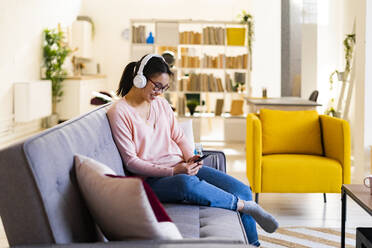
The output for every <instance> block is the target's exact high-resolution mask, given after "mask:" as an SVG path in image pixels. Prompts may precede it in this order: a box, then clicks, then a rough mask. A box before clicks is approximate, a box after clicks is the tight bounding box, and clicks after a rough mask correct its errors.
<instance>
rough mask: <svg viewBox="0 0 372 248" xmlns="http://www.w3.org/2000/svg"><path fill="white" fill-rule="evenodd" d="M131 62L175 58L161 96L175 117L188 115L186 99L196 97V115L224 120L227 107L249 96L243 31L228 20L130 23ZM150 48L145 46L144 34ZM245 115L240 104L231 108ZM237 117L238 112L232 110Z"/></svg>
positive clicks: (247, 62)
mask: <svg viewBox="0 0 372 248" xmlns="http://www.w3.org/2000/svg"><path fill="white" fill-rule="evenodd" d="M131 26H132V32H131V35H132V37H131V41H132V42H131V60H132V61H135V60H139V59H140V58H141V57H142V56H144V55H145V54H148V53H157V54H162V53H163V52H165V51H170V52H171V53H173V54H174V55H175V61H176V62H175V65H174V67H173V68H172V71H173V72H174V80H173V82H172V83H171V87H170V89H169V90H168V92H166V93H165V94H164V95H165V97H166V98H167V99H168V101H169V102H170V103H171V104H172V105H173V107H175V108H176V110H177V114H178V116H179V117H183V116H186V117H187V116H190V113H189V111H188V110H187V107H186V106H187V100H190V99H192V98H193V99H196V100H197V101H198V102H199V106H198V107H197V109H196V110H197V112H198V116H201V117H202V116H204V115H205V116H209V117H210V116H211V115H212V116H213V115H221V116H222V117H229V116H230V112H231V105H232V104H231V103H232V102H233V101H234V100H235V102H236V101H239V102H241V101H244V96H249V95H250V93H251V90H250V89H251V71H250V70H249V69H248V68H250V65H249V61H250V59H249V56H250V55H249V50H248V46H247V40H246V38H245V37H246V36H247V34H246V32H247V30H246V27H245V25H242V24H240V23H239V22H234V21H203V20H162V19H132V20H131ZM150 32H152V34H153V35H154V39H155V42H154V44H146V43H145V41H146V38H147V36H148V35H149V33H150ZM234 106H241V107H242V108H243V115H241V116H244V113H246V112H247V111H248V109H247V106H246V104H243V105H241V104H240V105H239V104H238V105H236V104H234ZM235 112H236V113H241V111H235Z"/></svg>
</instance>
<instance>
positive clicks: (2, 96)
mask: <svg viewBox="0 0 372 248" xmlns="http://www.w3.org/2000/svg"><path fill="white" fill-rule="evenodd" d="M80 5H81V2H80V1H79V0H64V1H59V0H27V1H24V0H0V10H1V14H0V35H1V39H0V54H1V56H0V102H1V105H0V141H1V139H4V136H2V135H4V133H5V132H6V130H9V129H12V128H13V127H12V126H13V124H14V123H13V83H14V82H16V81H28V80H39V79H40V76H39V75H40V64H41V60H42V51H41V39H42V31H43V29H45V28H54V27H57V23H61V25H62V26H67V25H70V24H71V23H72V21H73V20H74V19H75V18H76V16H77V13H78V12H79V9H80ZM32 128H39V127H38V125H36V126H35V125H34V126H33V127H32ZM29 131H32V130H29Z"/></svg>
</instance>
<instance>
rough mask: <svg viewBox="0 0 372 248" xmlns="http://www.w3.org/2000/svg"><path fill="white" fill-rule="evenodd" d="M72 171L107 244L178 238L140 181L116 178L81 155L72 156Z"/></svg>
mask: <svg viewBox="0 0 372 248" xmlns="http://www.w3.org/2000/svg"><path fill="white" fill-rule="evenodd" d="M75 169H76V176H77V179H78V183H79V187H80V189H81V191H82V194H83V196H84V199H85V200H86V202H87V204H88V208H89V210H90V212H91V213H92V215H93V218H94V219H95V221H96V223H97V224H98V226H99V227H100V228H101V230H102V232H103V233H104V235H105V236H106V237H107V238H108V239H109V240H125V239H181V238H182V236H181V234H180V233H179V231H178V229H177V227H176V226H175V225H174V224H173V223H172V221H171V219H170V218H169V216H168V215H167V213H166V212H165V210H164V208H163V207H162V205H161V203H160V201H159V200H158V198H157V197H156V195H155V194H154V193H153V192H152V190H151V188H150V187H149V186H148V185H147V184H146V182H144V181H143V180H142V179H140V178H137V177H124V176H117V175H116V174H115V172H113V171H112V170H111V169H110V168H109V167H107V166H106V165H104V164H102V163H99V162H97V161H95V160H93V159H90V158H87V157H85V156H81V155H76V156H75ZM154 213H155V214H154Z"/></svg>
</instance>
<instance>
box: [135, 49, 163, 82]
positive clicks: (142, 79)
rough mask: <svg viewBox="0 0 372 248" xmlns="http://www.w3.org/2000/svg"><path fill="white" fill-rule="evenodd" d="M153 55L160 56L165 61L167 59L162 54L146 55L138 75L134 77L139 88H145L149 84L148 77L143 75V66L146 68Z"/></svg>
mask: <svg viewBox="0 0 372 248" xmlns="http://www.w3.org/2000/svg"><path fill="white" fill-rule="evenodd" d="M152 57H158V58H161V59H162V60H163V61H165V60H164V58H163V57H162V56H160V55H157V54H147V55H146V57H144V58H143V59H142V61H141V65H140V67H139V69H138V72H137V75H136V76H135V77H134V78H133V85H134V86H136V87H137V88H145V86H146V84H147V79H146V77H145V76H144V75H143V68H145V65H146V64H147V62H149V60H150V59H151V58H152Z"/></svg>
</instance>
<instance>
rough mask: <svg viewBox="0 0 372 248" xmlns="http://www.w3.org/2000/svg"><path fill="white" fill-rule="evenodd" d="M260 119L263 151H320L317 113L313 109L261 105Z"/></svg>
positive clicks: (310, 152)
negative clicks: (288, 108) (263, 107)
mask: <svg viewBox="0 0 372 248" xmlns="http://www.w3.org/2000/svg"><path fill="white" fill-rule="evenodd" d="M260 119H261V122H262V152H263V154H277V153H300V154H314V155H322V154H323V148H322V140H321V130H320V123H319V116H318V113H317V112H316V111H315V110H310V111H280V110H269V109H261V111H260Z"/></svg>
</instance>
